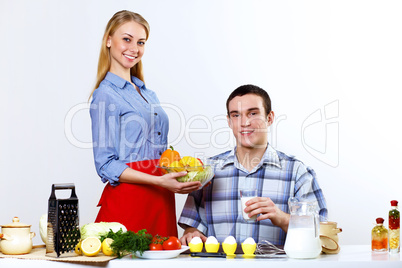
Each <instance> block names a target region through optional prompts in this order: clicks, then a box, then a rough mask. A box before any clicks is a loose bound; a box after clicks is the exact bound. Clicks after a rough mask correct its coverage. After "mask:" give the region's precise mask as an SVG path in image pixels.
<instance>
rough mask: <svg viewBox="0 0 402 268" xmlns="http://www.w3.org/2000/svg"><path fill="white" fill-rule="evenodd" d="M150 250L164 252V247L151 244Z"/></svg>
mask: <svg viewBox="0 0 402 268" xmlns="http://www.w3.org/2000/svg"><path fill="white" fill-rule="evenodd" d="M149 249H150V250H163V247H162V244H155V243H151V244H149Z"/></svg>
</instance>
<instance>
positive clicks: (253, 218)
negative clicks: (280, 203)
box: [240, 196, 257, 221]
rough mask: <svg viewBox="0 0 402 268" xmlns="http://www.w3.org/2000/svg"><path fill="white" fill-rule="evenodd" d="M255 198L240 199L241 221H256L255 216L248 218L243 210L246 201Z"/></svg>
mask: <svg viewBox="0 0 402 268" xmlns="http://www.w3.org/2000/svg"><path fill="white" fill-rule="evenodd" d="M254 197H255V196H247V197H242V198H240V200H241V212H242V214H243V219H245V220H246V221H256V220H257V215H255V216H253V217H251V218H250V217H249V216H248V213H246V212H244V209H245V208H246V207H247V206H246V203H247V201H248V200H250V199H253V198H254Z"/></svg>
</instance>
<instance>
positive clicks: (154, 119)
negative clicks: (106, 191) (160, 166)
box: [90, 72, 169, 185]
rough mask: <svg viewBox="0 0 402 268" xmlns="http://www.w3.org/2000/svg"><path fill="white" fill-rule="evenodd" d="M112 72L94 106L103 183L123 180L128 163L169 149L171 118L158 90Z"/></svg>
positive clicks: (97, 92)
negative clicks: (121, 178)
mask: <svg viewBox="0 0 402 268" xmlns="http://www.w3.org/2000/svg"><path fill="white" fill-rule="evenodd" d="M131 79H132V82H133V83H134V84H135V85H136V86H137V87H138V88H139V89H140V92H141V94H142V96H143V97H142V96H141V95H140V94H139V93H138V92H137V90H136V89H135V87H134V86H133V85H132V84H131V83H130V82H128V81H126V80H124V79H123V78H121V77H119V76H117V75H115V74H113V73H110V72H108V73H107V74H106V77H105V79H104V80H103V81H102V82H101V83H100V85H99V87H98V88H97V89H96V90H95V91H94V94H93V99H92V102H91V107H90V115H91V120H92V141H93V153H94V160H95V166H96V171H97V173H98V174H99V176H100V177H101V180H102V181H103V182H108V181H109V183H110V184H111V185H117V184H118V183H119V176H120V175H121V173H122V172H123V171H124V170H125V169H126V168H127V165H126V163H130V162H135V161H141V160H150V159H158V158H159V157H160V154H161V153H162V152H163V151H164V150H166V148H167V134H168V131H169V119H168V116H167V114H166V113H165V111H164V110H163V109H162V107H161V105H160V102H159V99H158V98H157V96H156V94H155V92H153V91H152V90H149V89H147V88H146V87H145V84H144V83H143V82H142V81H141V80H140V79H138V78H136V77H134V76H133V77H132V78H131Z"/></svg>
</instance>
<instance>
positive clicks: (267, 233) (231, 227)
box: [179, 145, 327, 245]
mask: <svg viewBox="0 0 402 268" xmlns="http://www.w3.org/2000/svg"><path fill="white" fill-rule="evenodd" d="M235 151H236V149H234V150H232V151H227V152H225V153H223V154H220V155H217V156H215V157H212V158H211V159H212V160H213V161H215V168H214V170H215V177H214V178H213V179H212V181H211V182H212V183H211V184H210V185H209V186H207V187H204V188H203V189H201V190H198V191H194V192H192V193H190V194H189V195H188V197H187V200H186V203H185V205H184V208H183V211H182V213H181V216H180V219H179V225H180V226H181V227H183V228H186V226H191V227H195V228H197V229H198V230H199V231H201V232H202V233H204V234H205V235H206V236H211V235H212V236H215V237H216V238H217V239H218V241H219V242H221V243H222V242H223V241H224V240H225V238H226V237H228V236H230V235H231V236H234V237H235V238H236V240H237V242H238V243H242V242H243V241H244V240H245V239H246V238H248V237H253V238H254V240H255V241H256V242H257V243H258V242H261V241H263V240H268V241H270V242H271V243H273V244H276V245H284V243H285V238H286V233H285V232H284V231H283V230H282V229H281V228H280V227H277V226H275V225H273V224H272V222H271V221H270V220H269V219H267V220H262V221H259V222H255V223H247V222H245V221H244V220H243V216H242V211H241V201H240V196H239V190H240V189H243V188H255V189H257V192H258V193H257V195H258V196H262V197H269V198H270V199H271V200H272V201H273V202H274V203H275V204H276V206H277V207H278V208H279V209H280V210H282V211H284V212H286V213H289V207H288V199H289V197H299V198H303V199H307V200H311V201H317V203H318V207H319V209H318V210H319V215H320V220H321V221H323V220H326V218H327V206H326V202H325V198H324V195H323V193H322V190H321V189H320V187H319V185H318V183H317V180H316V174H315V172H314V171H313V170H312V169H311V168H309V167H307V166H305V165H304V164H303V163H302V162H301V161H299V160H297V159H296V158H295V157H293V156H288V155H286V154H284V153H282V152H280V151H277V150H275V149H274V148H273V147H272V146H271V145H268V147H267V149H266V151H265V153H264V156H263V157H262V159H261V161H260V162H259V164H258V165H257V166H256V167H255V168H254V169H253V170H252V171H250V172H249V171H247V169H245V168H244V167H243V166H242V165H241V164H240V163H239V162H238V160H237V157H236V156H235Z"/></svg>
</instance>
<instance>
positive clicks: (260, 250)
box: [255, 240, 285, 257]
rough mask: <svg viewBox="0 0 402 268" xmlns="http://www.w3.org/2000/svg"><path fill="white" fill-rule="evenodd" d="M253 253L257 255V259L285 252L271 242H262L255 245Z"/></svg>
mask: <svg viewBox="0 0 402 268" xmlns="http://www.w3.org/2000/svg"><path fill="white" fill-rule="evenodd" d="M255 253H256V254H258V256H259V257H273V256H276V255H279V254H285V251H284V250H283V249H281V248H278V247H277V246H275V245H274V244H272V243H271V242H269V241H267V240H263V241H261V242H260V243H258V244H257V249H256V251H255Z"/></svg>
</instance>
